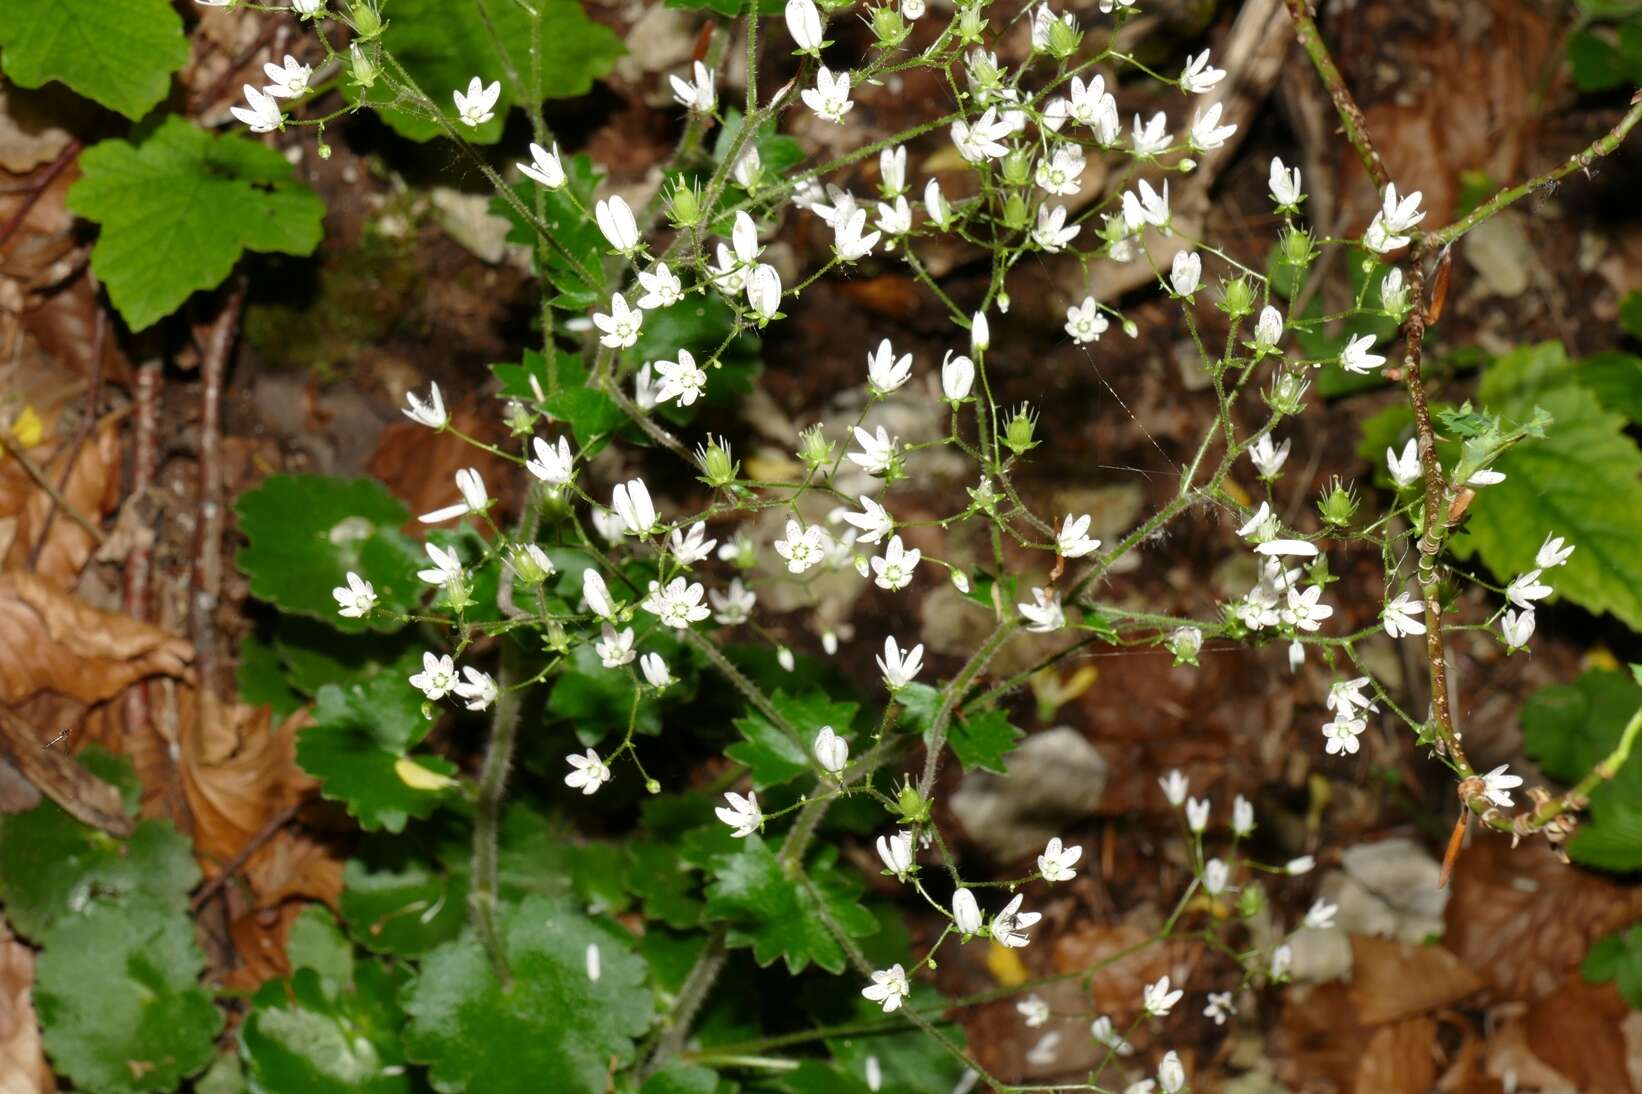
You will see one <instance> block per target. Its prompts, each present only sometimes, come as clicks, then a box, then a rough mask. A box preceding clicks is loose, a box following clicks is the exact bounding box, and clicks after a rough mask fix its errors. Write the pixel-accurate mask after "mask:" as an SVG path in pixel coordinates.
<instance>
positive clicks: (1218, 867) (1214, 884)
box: [1203, 858, 1231, 896]
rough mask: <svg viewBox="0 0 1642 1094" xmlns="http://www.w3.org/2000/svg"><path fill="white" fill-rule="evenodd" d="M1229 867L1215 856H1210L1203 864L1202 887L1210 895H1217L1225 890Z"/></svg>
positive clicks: (1229, 872) (1228, 877)
mask: <svg viewBox="0 0 1642 1094" xmlns="http://www.w3.org/2000/svg"><path fill="white" fill-rule="evenodd" d="M1230 876H1231V868H1230V867H1229V866H1227V865H1226V864H1225V863H1224V862H1222V861H1221V860H1219V859H1217V858H1212V859H1210V860H1209V861H1208V862H1205V863H1204V864H1203V888H1204V889H1206V890H1208V893H1209V895H1210V896H1219V895H1220V894H1221V893H1223V892H1225V890H1226V882H1227V881H1228V880H1229V879H1230Z"/></svg>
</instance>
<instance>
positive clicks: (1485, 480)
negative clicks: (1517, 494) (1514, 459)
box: [1465, 467, 1505, 486]
mask: <svg viewBox="0 0 1642 1094" xmlns="http://www.w3.org/2000/svg"><path fill="white" fill-rule="evenodd" d="M1504 481H1505V472H1503V471H1495V470H1493V469H1492V468H1487V467H1485V468H1483V469H1482V470H1481V471H1478V472H1476V473H1475V474H1473V475H1472V476H1471V477H1470V478H1468V479H1466V480H1465V485H1467V486H1498V485H1499V484H1500V483H1502V482H1504Z"/></svg>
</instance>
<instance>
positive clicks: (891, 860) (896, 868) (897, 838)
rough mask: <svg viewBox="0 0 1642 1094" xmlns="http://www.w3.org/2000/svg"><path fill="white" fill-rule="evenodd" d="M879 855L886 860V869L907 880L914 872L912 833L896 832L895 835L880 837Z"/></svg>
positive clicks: (899, 878) (898, 877)
mask: <svg viewBox="0 0 1642 1094" xmlns="http://www.w3.org/2000/svg"><path fill="white" fill-rule="evenodd" d="M878 857H879V858H881V859H883V860H884V870H885V872H886V873H889V874H893V875H894V876H895V877H896V878H897V879H898V880H901V881H905V880H906V879H907V875H909V874H911V873H912V870H913V866H912V833H911V832H907V831H900V832H896V833H895V834H894V835H893V836H887V837H886V836H879V837H878Z"/></svg>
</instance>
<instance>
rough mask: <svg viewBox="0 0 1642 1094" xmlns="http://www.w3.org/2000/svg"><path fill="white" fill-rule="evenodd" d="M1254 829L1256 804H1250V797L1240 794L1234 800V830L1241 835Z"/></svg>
mask: <svg viewBox="0 0 1642 1094" xmlns="http://www.w3.org/2000/svg"><path fill="white" fill-rule="evenodd" d="M1253 831H1254V806H1253V805H1251V804H1249V799H1247V798H1245V797H1244V796H1243V795H1241V794H1239V795H1237V798H1236V799H1235V800H1234V801H1233V802H1232V832H1233V833H1234V834H1235V835H1237V836H1239V837H1241V836H1247V835H1248V834H1249V833H1250V832H1253Z"/></svg>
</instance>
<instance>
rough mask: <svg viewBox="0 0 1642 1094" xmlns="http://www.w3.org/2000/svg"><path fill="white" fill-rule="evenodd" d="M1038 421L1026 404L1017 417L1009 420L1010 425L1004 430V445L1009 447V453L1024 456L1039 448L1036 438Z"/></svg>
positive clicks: (1021, 407) (1016, 413) (1020, 408)
mask: <svg viewBox="0 0 1642 1094" xmlns="http://www.w3.org/2000/svg"><path fill="white" fill-rule="evenodd" d="M1037 428H1038V419H1037V416H1036V415H1034V414H1033V413H1032V412H1031V410H1030V409H1028V407H1027V405H1026V404H1025V403H1022V404H1021V405H1020V407H1019V408H1018V409H1016V411H1015V416H1014V417H1013V418H1010V419H1009V424H1008V425H1006V426H1004V428H1003V443H1004V444H1005V445H1007V446H1009V451H1011V452H1013V453H1014V454H1015V455H1017V456H1024V455H1026V454H1027V453H1028V452H1030V451H1031V450H1032V449H1034V448H1036V447H1037V446H1038V442H1037V440H1036V439H1035V437H1034V434H1035V433H1036V432H1037Z"/></svg>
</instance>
